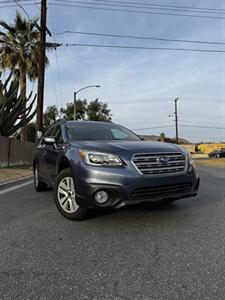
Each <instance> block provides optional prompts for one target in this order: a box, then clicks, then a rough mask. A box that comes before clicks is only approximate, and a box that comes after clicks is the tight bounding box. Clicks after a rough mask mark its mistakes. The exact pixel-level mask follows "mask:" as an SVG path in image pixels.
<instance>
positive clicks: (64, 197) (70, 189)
mask: <svg viewBox="0 0 225 300" xmlns="http://www.w3.org/2000/svg"><path fill="white" fill-rule="evenodd" d="M54 200H55V203H56V206H57V208H58V210H59V211H60V213H61V214H62V215H63V216H64V217H65V218H67V219H70V220H76V221H81V220H83V219H85V217H86V215H87V209H86V208H84V207H82V206H80V205H78V204H77V203H76V192H75V189H74V180H73V176H72V172H71V170H70V169H69V168H67V169H64V170H63V171H61V172H60V173H59V175H58V176H57V178H56V182H55V185H54Z"/></svg>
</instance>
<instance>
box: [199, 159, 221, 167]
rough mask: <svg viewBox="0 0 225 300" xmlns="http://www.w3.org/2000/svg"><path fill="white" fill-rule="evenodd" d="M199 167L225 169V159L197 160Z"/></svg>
mask: <svg viewBox="0 0 225 300" xmlns="http://www.w3.org/2000/svg"><path fill="white" fill-rule="evenodd" d="M195 163H196V164H197V165H198V164H199V165H205V166H215V167H225V158H211V159H198V160H195Z"/></svg>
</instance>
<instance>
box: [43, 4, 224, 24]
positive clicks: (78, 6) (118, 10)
mask: <svg viewBox="0 0 225 300" xmlns="http://www.w3.org/2000/svg"><path fill="white" fill-rule="evenodd" d="M52 1H54V0H52ZM62 1H63V0H62ZM49 4H50V5H54V6H64V7H76V8H83V9H92V10H102V11H114V12H128V13H138V14H150V15H164V16H176V17H191V18H205V19H217V20H224V19H225V18H223V17H219V16H203V15H190V14H188V15H187V14H178V13H174V14H173V13H163V12H152V11H140V10H129V9H117V8H107V7H93V6H83V5H74V4H65V3H54V2H49Z"/></svg>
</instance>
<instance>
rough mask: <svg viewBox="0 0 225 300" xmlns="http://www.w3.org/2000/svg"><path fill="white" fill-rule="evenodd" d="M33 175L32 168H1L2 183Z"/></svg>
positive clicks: (0, 177)
mask: <svg viewBox="0 0 225 300" xmlns="http://www.w3.org/2000/svg"><path fill="white" fill-rule="evenodd" d="M31 175H32V170H31V169H20V168H2V169H0V183H3V182H6V181H11V180H16V179H22V178H24V177H27V176H31Z"/></svg>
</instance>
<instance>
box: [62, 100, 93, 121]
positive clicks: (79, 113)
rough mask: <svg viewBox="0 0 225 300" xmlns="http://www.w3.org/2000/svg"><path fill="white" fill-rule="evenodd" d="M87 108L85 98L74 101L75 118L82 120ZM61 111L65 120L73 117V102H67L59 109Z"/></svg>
mask: <svg viewBox="0 0 225 300" xmlns="http://www.w3.org/2000/svg"><path fill="white" fill-rule="evenodd" d="M86 110H87V101H86V100H80V99H79V100H77V101H76V119H77V120H84V119H85V114H86ZM61 112H62V113H63V117H64V118H66V119H67V120H73V119H74V104H73V103H67V105H66V108H64V109H61Z"/></svg>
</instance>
